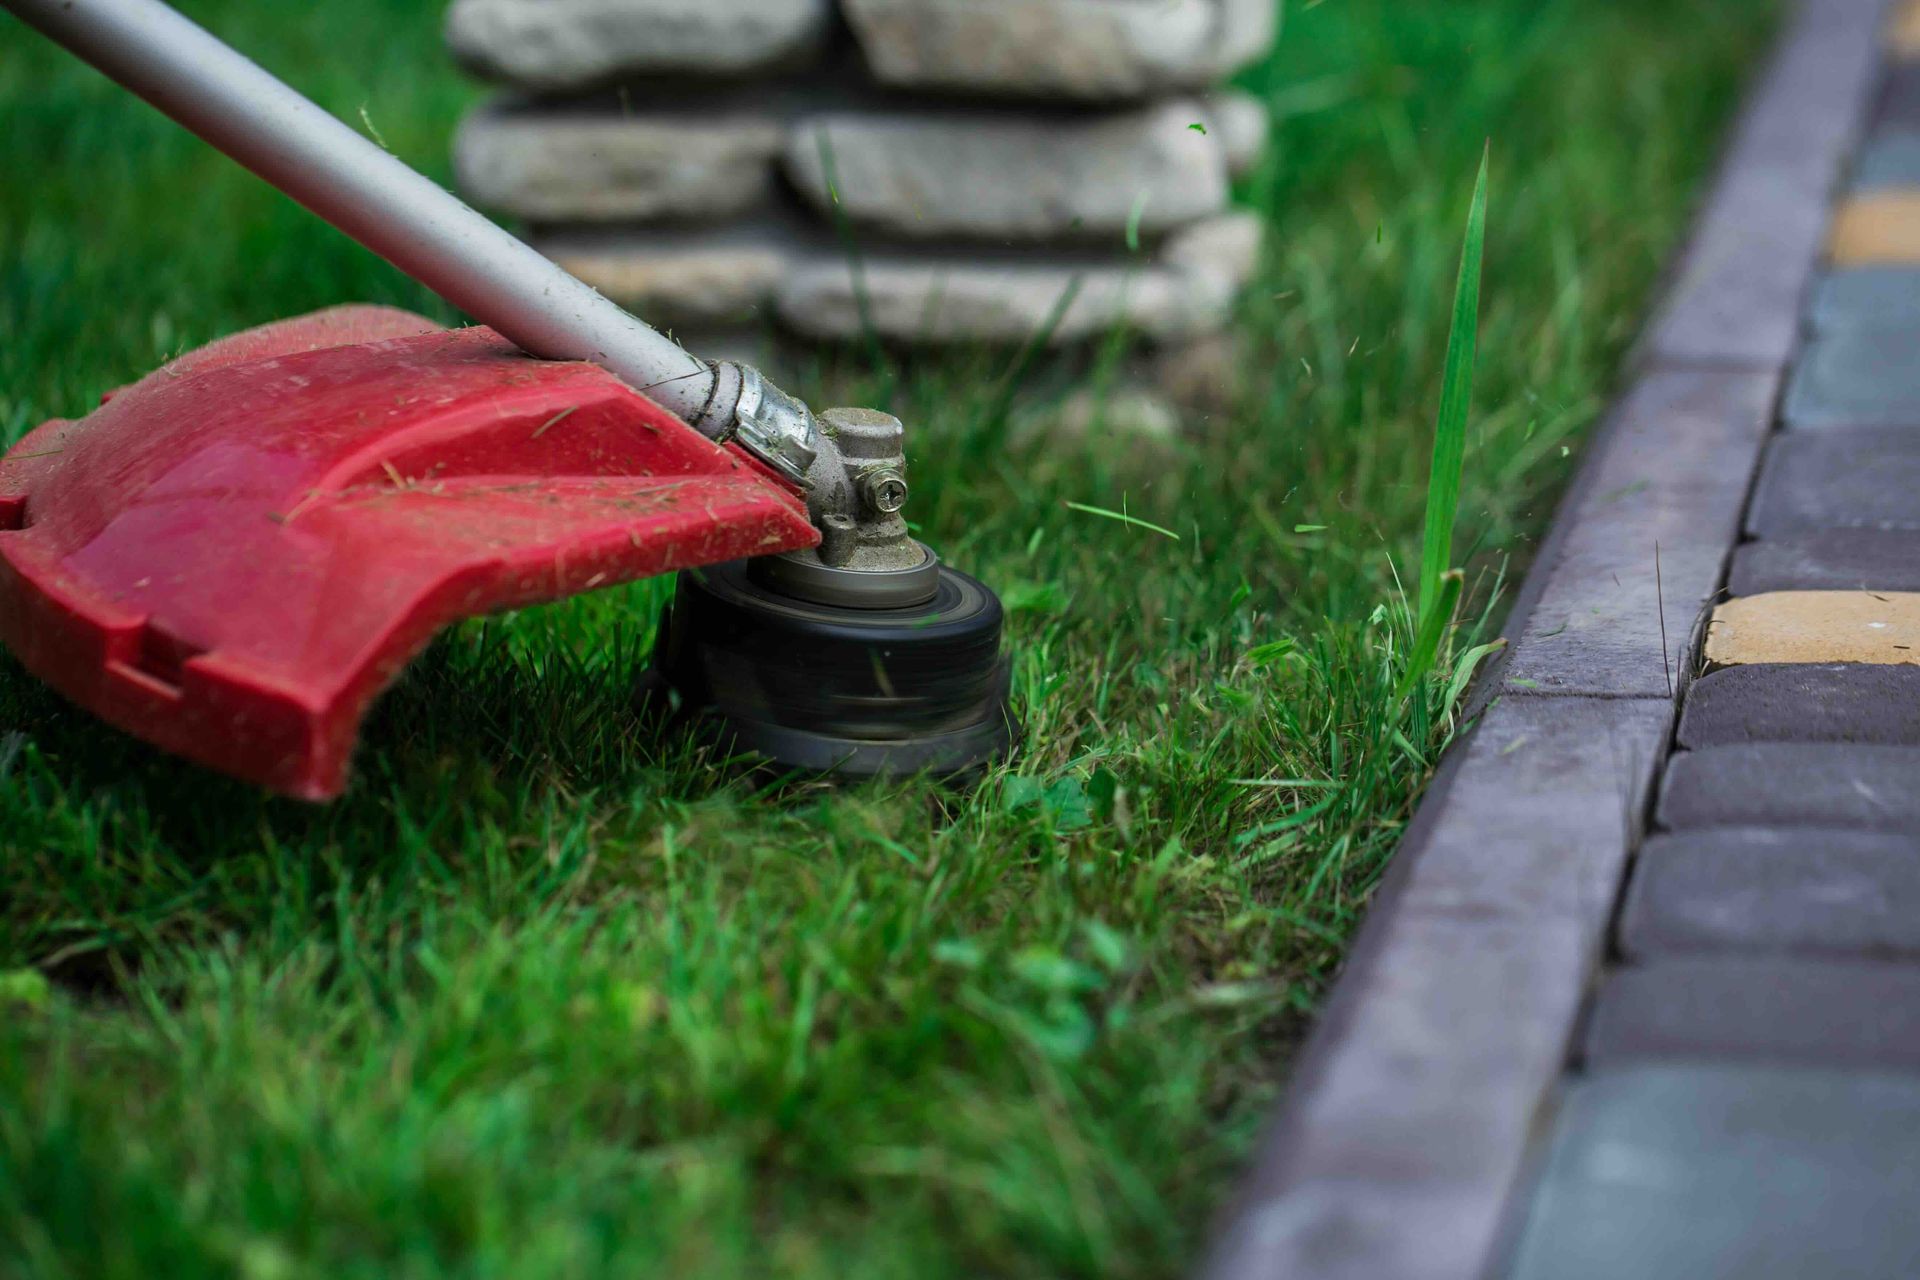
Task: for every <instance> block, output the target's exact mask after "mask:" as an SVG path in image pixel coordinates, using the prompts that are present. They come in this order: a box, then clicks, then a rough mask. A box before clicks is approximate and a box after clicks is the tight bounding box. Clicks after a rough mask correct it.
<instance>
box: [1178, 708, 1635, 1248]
mask: <svg viewBox="0 0 1920 1280" xmlns="http://www.w3.org/2000/svg"><path fill="white" fill-rule="evenodd" d="M1670 715H1671V708H1670V706H1669V704H1668V703H1667V702H1666V700H1665V699H1664V698H1662V699H1658V700H1638V699H1625V698H1533V697H1510V698H1503V699H1501V700H1500V701H1499V702H1498V703H1496V704H1495V705H1494V706H1493V707H1492V708H1491V709H1490V710H1489V711H1488V712H1487V713H1486V715H1485V717H1484V718H1483V719H1482V721H1481V724H1480V727H1479V728H1478V729H1477V730H1475V731H1474V733H1473V734H1472V736H1471V737H1469V738H1468V739H1467V740H1466V741H1465V742H1464V743H1463V744H1461V748H1460V750H1461V751H1462V752H1463V754H1462V755H1460V756H1457V757H1455V760H1456V761H1457V763H1454V764H1452V765H1451V766H1450V772H1449V773H1447V774H1446V776H1444V777H1443V779H1442V780H1441V781H1440V782H1439V783H1438V784H1437V789H1436V791H1435V792H1434V794H1433V797H1432V798H1430V799H1429V801H1428V805H1429V806H1431V814H1430V815H1429V810H1428V809H1427V808H1423V809H1422V817H1421V818H1420V819H1417V820H1416V824H1415V831H1414V832H1413V833H1412V834H1410V836H1409V839H1408V841H1407V843H1406V844H1405V845H1404V846H1403V847H1402V849H1401V851H1400V853H1399V855H1398V856H1397V859H1396V862H1395V866H1394V870H1393V871H1392V872H1390V873H1389V881H1388V883H1387V885H1386V886H1385V887H1383V889H1382V893H1381V898H1380V901H1379V904H1378V905H1376V906H1375V907H1374V909H1373V915H1372V916H1370V918H1369V922H1368V926H1367V928H1366V929H1365V930H1363V932H1362V935H1361V938H1360V940H1359V942H1358V944H1357V946H1356V948H1355V951H1354V953H1353V955H1352V957H1351V958H1350V960H1349V962H1348V965H1347V970H1346V974H1345V976H1344V977H1343V978H1342V979H1341V985H1340V990H1339V993H1338V994H1337V995H1336V996H1335V998H1334V1000H1333V1002H1332V1003H1331V1004H1330V1005H1329V1006H1328V1008H1327V1009H1326V1011H1325V1013H1324V1015H1323V1017H1322V1019H1321V1023H1320V1027H1319V1029H1318V1031H1317V1032H1316V1034H1315V1039H1314V1042H1313V1043H1312V1044H1311V1045H1310V1046H1309V1048H1308V1051H1307V1053H1306V1055H1305V1057H1304V1058H1303V1059H1302V1060H1301V1062H1300V1064H1299V1066H1298V1068H1297V1070H1296V1073H1295V1077H1294V1080H1293V1085H1292V1090H1291V1092H1290V1095H1289V1100H1288V1105H1287V1111H1286V1113H1285V1114H1284V1115H1283V1117H1282V1119H1281V1121H1280V1123H1279V1126H1278V1128H1277V1129H1276V1130H1275V1134H1276V1136H1275V1138H1274V1140H1273V1141H1271V1142H1269V1143H1267V1144H1265V1145H1264V1147H1263V1155H1262V1159H1261V1162H1260V1164H1259V1166H1258V1167H1257V1169H1256V1170H1255V1172H1254V1174H1253V1177H1252V1178H1251V1180H1250V1182H1249V1185H1248V1188H1247V1192H1246V1194H1245V1196H1244V1199H1243V1204H1244V1208H1243V1211H1242V1212H1241V1213H1240V1214H1239V1215H1238V1216H1237V1218H1236V1220H1235V1222H1234V1225H1233V1227H1232V1228H1231V1229H1230V1230H1229V1231H1228V1233H1227V1234H1226V1235H1225V1237H1224V1238H1223V1239H1222V1241H1221V1244H1220V1248H1219V1250H1218V1251H1217V1253H1216V1256H1215V1258H1214V1260H1213V1262H1212V1265H1211V1266H1209V1268H1208V1269H1207V1271H1206V1273H1205V1274H1206V1275H1208V1276H1213V1277H1221V1278H1223V1280H1224V1278H1226V1277H1248V1278H1251V1277H1267V1276H1311V1277H1314V1278H1315V1280H1335V1278H1338V1280H1382V1278H1388V1280H1413V1278H1414V1277H1421V1278H1422V1280H1477V1278H1478V1277H1481V1276H1483V1275H1484V1274H1485V1271H1486V1265H1485V1264H1486V1259H1487V1258H1488V1256H1489V1255H1490V1253H1491V1251H1492V1249H1493V1247H1494V1242H1495V1241H1496V1240H1497V1239H1498V1237H1499V1234H1500V1229H1501V1225H1502V1211H1503V1209H1504V1206H1505V1199H1506V1193H1507V1190H1508V1188H1510V1187H1511V1186H1512V1185H1513V1183H1514V1180H1515V1179H1516V1178H1517V1177H1518V1176H1519V1174H1520V1171H1521V1169H1522V1167H1523V1165H1524V1163H1525V1160H1526V1154H1527V1151H1528V1148H1529V1145H1530V1143H1531V1142H1532V1140H1533V1136H1534V1133H1535V1130H1536V1126H1537V1124H1538V1120H1539V1115H1540V1111H1541V1108H1542V1106H1543V1105H1544V1099H1545V1097H1546V1095H1547V1093H1548V1091H1549V1090H1550V1089H1551V1088H1552V1086H1553V1082H1554V1081H1555V1080H1556V1079H1557V1078H1558V1076H1559V1074H1560V1072H1561V1070H1562V1068H1563V1066H1564V1064H1565V1061H1566V1054H1567V1049H1568V1046H1569V1042H1570V1040H1571V1037H1572V1033H1573V1024H1574V1020H1575V1018H1576V1016H1577V1013H1578V1010H1579V1007H1580V1004H1581V1001H1582V999H1583V997H1584V995H1585V992H1586V990H1587V987H1588V983H1589V981H1590V978H1591V975H1592V973H1593V971H1594V969H1595V968H1596V967H1597V965H1598V962H1599V957H1600V945H1601V943H1602V941H1603V935H1604V930H1605V922H1606V919H1607V916H1608V914H1609V912H1610V911H1611V908H1612V901H1613V897H1614V894H1615V891H1616V887H1617V885H1618V882H1619V877H1620V873H1621V868H1622V865H1623V863H1624V861H1625V856H1626V855H1625V849H1626V842H1627V839H1628V837H1629V830H1630V826H1631V823H1632V821H1633V818H1634V815H1636V814H1637V813H1639V812H1641V809H1642V804H1643V801H1642V797H1643V796H1644V795H1645V789H1646V785H1647V779H1648V777H1649V775H1650V771H1651V769H1652V768H1653V765H1654V762H1655V761H1656V760H1657V759H1658V757H1659V756H1660V754H1661V753H1662V751H1663V750H1664V747H1665V743H1666V738H1667V732H1668V724H1669V717H1670ZM1436 801H1437V803H1436Z"/></svg>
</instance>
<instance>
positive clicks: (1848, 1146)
mask: <svg viewBox="0 0 1920 1280" xmlns="http://www.w3.org/2000/svg"><path fill="white" fill-rule="evenodd" d="M1916 1156H1920V1080H1915V1079H1914V1078H1912V1077H1911V1076H1896V1075H1890V1074H1877V1073H1862V1072H1825V1071H1792V1070H1782V1069H1778V1068H1766V1067H1713V1066H1648V1067H1631V1068H1621V1069H1617V1070H1612V1071H1605V1072H1599V1073H1596V1074H1595V1075H1594V1076H1592V1077H1591V1078H1589V1079H1586V1080H1582V1081H1579V1082H1577V1083H1575V1084H1574V1085H1573V1087H1572V1089H1571V1090H1570V1092H1569V1096H1568V1097H1567V1100H1566V1103H1565V1105H1564V1106H1563V1107H1562V1109H1561V1112H1560V1115H1559V1117H1558V1119H1557V1121H1556V1123H1555V1125H1554V1134H1553V1142H1552V1147H1551V1152H1550V1155H1549V1157H1548V1161H1547V1166H1546V1170H1545V1173H1544V1176H1543V1178H1542V1179H1541V1182H1540V1185H1539V1188H1538V1190H1537V1191H1536V1192H1535V1195H1534V1197H1533V1201H1532V1206H1531V1210H1530V1212H1528V1213H1527V1215H1526V1218H1525V1225H1524V1228H1523V1230H1522V1232H1521V1234H1520V1239H1519V1244H1518V1248H1517V1250H1516V1257H1515V1259H1514V1261H1513V1265H1512V1267H1511V1268H1510V1269H1509V1270H1507V1271H1506V1272H1504V1274H1505V1275H1506V1276H1507V1277H1508V1280H1626V1278H1627V1277H1632V1280H1811V1278H1812V1277H1815V1276H1817V1277H1819V1278H1820V1280H1893V1278H1894V1277H1901V1276H1908V1275H1911V1274H1913V1266H1914V1259H1915V1258H1920V1214H1916V1213H1915V1212H1914V1211H1913V1206H1914V1204H1915V1203H1916V1201H1920V1159H1916Z"/></svg>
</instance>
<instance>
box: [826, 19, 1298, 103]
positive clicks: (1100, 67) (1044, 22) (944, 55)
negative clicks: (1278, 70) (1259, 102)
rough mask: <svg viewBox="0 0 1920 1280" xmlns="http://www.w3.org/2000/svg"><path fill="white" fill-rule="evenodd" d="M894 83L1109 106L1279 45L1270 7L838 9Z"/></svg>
mask: <svg viewBox="0 0 1920 1280" xmlns="http://www.w3.org/2000/svg"><path fill="white" fill-rule="evenodd" d="M842 9H843V11H844V12H845V14H846V16H847V20H848V22H849V23H850V24H851V25H852V27H853V30H854V35H855V36H856V37H857V38H858V40H859V42H860V46H861V48H862V49H863V50H864V51H865V53H866V56H867V61H868V63H869V65H870V66H871V67H872V68H873V71H874V74H875V75H876V76H878V77H879V78H880V79H881V80H882V81H883V82H885V83H888V84H895V85H903V86H910V87H920V88H942V89H954V90H961V91H964V92H967V93H975V94H978V93H988V94H1004V95H1018V96H1028V97H1042V98H1066V99H1077V100H1083V101H1110V100H1117V99H1128V98H1142V97H1148V96H1154V95H1159V94H1165V93H1168V92H1175V91H1179V90H1182V89H1191V88H1197V87H1199V86H1202V85H1206V84H1209V83H1211V82H1213V81H1215V80H1219V79H1222V78H1224V77H1225V76H1226V75H1227V74H1228V73H1229V72H1231V71H1233V70H1234V69H1236V68H1238V67H1240V66H1243V65H1245V64H1246V63H1248V62H1251V61H1253V60H1254V59H1256V58H1258V57H1259V56H1260V55H1261V54H1263V53H1264V52H1266V50H1267V49H1268V48H1270V47H1271V46H1272V44H1273V39H1274V35H1275V33H1276V30H1277V21H1278V9H1279V7H1278V6H1277V5H1275V4H1274V3H1273V0H842Z"/></svg>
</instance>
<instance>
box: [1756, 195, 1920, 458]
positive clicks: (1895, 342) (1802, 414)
mask: <svg viewBox="0 0 1920 1280" xmlns="http://www.w3.org/2000/svg"><path fill="white" fill-rule="evenodd" d="M1914 217H1915V218H1916V220H1920V205H1916V206H1915V208H1914ZM1915 261H1916V262H1920V257H1917V258H1916V259H1915ZM1913 342H1914V335H1913V334H1912V333H1911V332H1909V331H1900V330H1884V329H1859V330H1845V331H1841V332H1838V333H1827V334H1822V335H1820V336H1818V337H1816V338H1814V339H1813V340H1812V341H1811V342H1809V343H1807V346H1806V349H1805V350H1804V351H1803V352H1802V353H1801V356H1800V360H1799V363H1798V364H1797V365H1795V367H1794V371H1793V380H1792V383H1791V385H1790V386H1789V387H1788V389H1787V402H1786V408H1785V411H1784V413H1783V416H1784V418H1785V419H1786V423H1787V425H1788V426H1790V427H1801V428H1830V427H1889V426H1902V427H1909V428H1914V429H1920V361H1916V360H1914V359H1913Z"/></svg>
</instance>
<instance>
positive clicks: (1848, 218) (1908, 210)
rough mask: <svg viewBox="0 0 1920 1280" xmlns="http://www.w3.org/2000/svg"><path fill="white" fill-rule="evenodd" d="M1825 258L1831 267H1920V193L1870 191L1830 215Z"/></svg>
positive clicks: (1908, 191) (1847, 202) (1905, 190)
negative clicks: (1831, 216) (1830, 226)
mask: <svg viewBox="0 0 1920 1280" xmlns="http://www.w3.org/2000/svg"><path fill="white" fill-rule="evenodd" d="M1827 257H1828V258H1829V259H1831V260H1832V262H1833V264H1834V265H1835V266H1840V267H1858V266H1867V265H1874V264H1878V265H1885V266H1920V191H1913V190H1910V189H1902V190H1897V191H1873V192H1869V193H1867V194H1865V195H1858V196H1855V197H1853V198H1852V199H1850V200H1848V201H1846V202H1845V203H1844V204H1842V205H1841V206H1840V207H1839V208H1838V209H1836V210H1835V211H1834V215H1833V230H1832V231H1831V232H1830V233H1828V236H1827Z"/></svg>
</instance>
